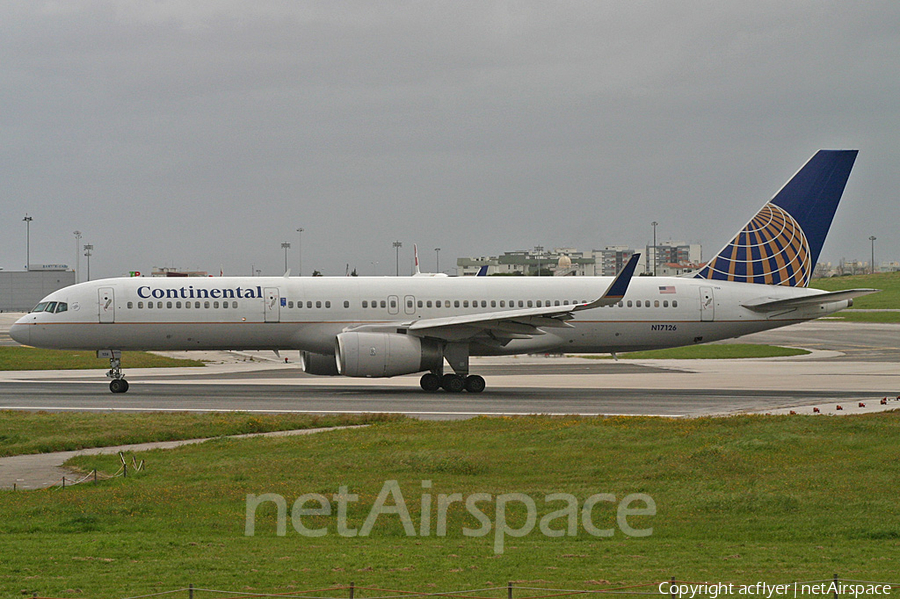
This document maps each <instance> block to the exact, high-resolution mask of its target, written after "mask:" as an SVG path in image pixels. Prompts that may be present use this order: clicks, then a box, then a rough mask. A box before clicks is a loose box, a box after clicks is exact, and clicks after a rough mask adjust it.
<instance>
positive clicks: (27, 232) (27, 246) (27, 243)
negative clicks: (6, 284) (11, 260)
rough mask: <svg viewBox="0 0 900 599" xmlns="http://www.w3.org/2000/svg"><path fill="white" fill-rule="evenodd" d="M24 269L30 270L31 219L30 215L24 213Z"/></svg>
mask: <svg viewBox="0 0 900 599" xmlns="http://www.w3.org/2000/svg"><path fill="white" fill-rule="evenodd" d="M22 220H23V221H25V270H31V221H32V220H34V219H33V218H32V217H30V216H28V213H27V212H26V213H25V218H23V219H22Z"/></svg>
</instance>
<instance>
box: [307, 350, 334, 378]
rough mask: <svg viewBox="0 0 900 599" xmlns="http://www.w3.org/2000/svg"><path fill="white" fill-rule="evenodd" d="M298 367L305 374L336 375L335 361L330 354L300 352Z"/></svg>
mask: <svg viewBox="0 0 900 599" xmlns="http://www.w3.org/2000/svg"><path fill="white" fill-rule="evenodd" d="M300 368H302V369H303V372H305V373H306V374H321V375H325V376H337V375H339V374H340V372H338V367H337V361H336V360H335V358H334V355H332V354H317V353H315V352H311V351H302V352H300Z"/></svg>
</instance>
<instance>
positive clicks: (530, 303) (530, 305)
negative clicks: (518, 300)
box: [528, 300, 532, 308]
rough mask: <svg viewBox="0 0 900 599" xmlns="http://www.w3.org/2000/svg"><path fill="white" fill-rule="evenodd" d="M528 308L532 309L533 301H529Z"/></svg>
mask: <svg viewBox="0 0 900 599" xmlns="http://www.w3.org/2000/svg"><path fill="white" fill-rule="evenodd" d="M528 307H529V308H531V307H532V301H531V300H528Z"/></svg>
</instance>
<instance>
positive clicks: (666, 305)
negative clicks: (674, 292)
mask: <svg viewBox="0 0 900 599" xmlns="http://www.w3.org/2000/svg"><path fill="white" fill-rule="evenodd" d="M668 307H669V300H663V308H668Z"/></svg>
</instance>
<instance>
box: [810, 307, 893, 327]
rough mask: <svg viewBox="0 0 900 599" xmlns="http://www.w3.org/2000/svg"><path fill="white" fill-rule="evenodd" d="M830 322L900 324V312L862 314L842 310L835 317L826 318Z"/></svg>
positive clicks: (851, 309) (851, 310) (855, 311)
mask: <svg viewBox="0 0 900 599" xmlns="http://www.w3.org/2000/svg"><path fill="white" fill-rule="evenodd" d="M826 319H828V320H843V321H846V322H876V323H878V322H880V323H884V324H893V323H898V322H900V312H861V311H859V310H854V309H853V308H849V309H847V310H841V311H840V312H838V313H837V314H835V315H833V316H826Z"/></svg>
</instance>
